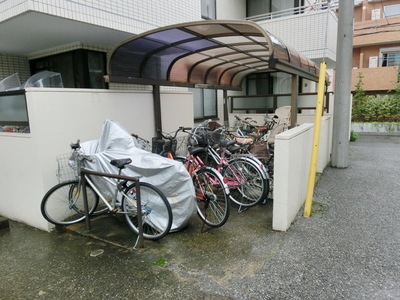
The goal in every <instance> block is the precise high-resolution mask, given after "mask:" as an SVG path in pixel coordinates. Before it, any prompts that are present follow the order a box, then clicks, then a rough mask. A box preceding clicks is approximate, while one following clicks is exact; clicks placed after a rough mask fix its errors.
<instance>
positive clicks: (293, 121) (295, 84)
mask: <svg viewBox="0 0 400 300" xmlns="http://www.w3.org/2000/svg"><path fill="white" fill-rule="evenodd" d="M298 97H299V76H298V75H294V74H293V75H292V96H291V102H290V105H291V107H292V109H291V110H290V128H294V127H296V126H297V99H298Z"/></svg>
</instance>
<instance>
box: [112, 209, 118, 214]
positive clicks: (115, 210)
mask: <svg viewBox="0 0 400 300" xmlns="http://www.w3.org/2000/svg"><path fill="white" fill-rule="evenodd" d="M118 211H119V209H118V208H114V209H113V210H111V211H110V213H112V214H116V213H117V212H118Z"/></svg>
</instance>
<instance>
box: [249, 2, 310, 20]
mask: <svg viewBox="0 0 400 300" xmlns="http://www.w3.org/2000/svg"><path fill="white" fill-rule="evenodd" d="M303 5H304V0H247V17H252V16H256V15H262V14H266V13H271V12H276V11H280V10H285V9H289V8H295V7H299V6H303ZM293 13H296V12H295V11H293Z"/></svg>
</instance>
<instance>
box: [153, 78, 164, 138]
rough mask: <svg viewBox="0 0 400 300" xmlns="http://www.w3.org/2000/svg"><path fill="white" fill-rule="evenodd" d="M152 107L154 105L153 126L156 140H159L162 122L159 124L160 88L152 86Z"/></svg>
mask: <svg viewBox="0 0 400 300" xmlns="http://www.w3.org/2000/svg"><path fill="white" fill-rule="evenodd" d="M153 105H154V125H155V130H156V132H155V135H156V136H157V138H161V132H162V124H161V123H162V122H161V96H160V86H159V85H153Z"/></svg>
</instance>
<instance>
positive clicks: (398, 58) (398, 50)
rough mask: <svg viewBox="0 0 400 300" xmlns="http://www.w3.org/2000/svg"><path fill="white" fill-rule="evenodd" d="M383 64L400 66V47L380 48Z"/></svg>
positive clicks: (383, 65)
mask: <svg viewBox="0 0 400 300" xmlns="http://www.w3.org/2000/svg"><path fill="white" fill-rule="evenodd" d="M380 56H381V66H382V67H390V66H400V47H394V48H382V49H380Z"/></svg>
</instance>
